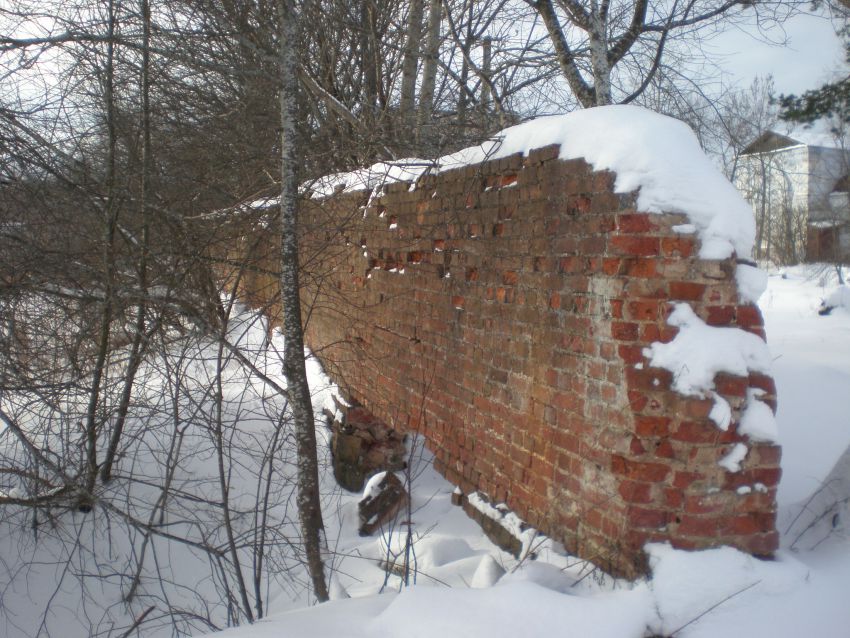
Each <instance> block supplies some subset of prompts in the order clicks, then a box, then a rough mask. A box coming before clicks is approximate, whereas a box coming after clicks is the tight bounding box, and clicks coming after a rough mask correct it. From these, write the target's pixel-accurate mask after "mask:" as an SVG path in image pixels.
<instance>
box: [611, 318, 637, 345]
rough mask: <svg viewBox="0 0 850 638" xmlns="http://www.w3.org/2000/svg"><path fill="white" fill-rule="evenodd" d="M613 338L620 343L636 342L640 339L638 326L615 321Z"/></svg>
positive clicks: (612, 327)
mask: <svg viewBox="0 0 850 638" xmlns="http://www.w3.org/2000/svg"><path fill="white" fill-rule="evenodd" d="M611 336H612V337H613V338H614V339H619V340H620V341H634V340H635V339H637V338H638V324H636V323H628V322H624V321H614V322H612V323H611Z"/></svg>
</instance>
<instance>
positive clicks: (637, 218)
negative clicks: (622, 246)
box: [617, 213, 658, 233]
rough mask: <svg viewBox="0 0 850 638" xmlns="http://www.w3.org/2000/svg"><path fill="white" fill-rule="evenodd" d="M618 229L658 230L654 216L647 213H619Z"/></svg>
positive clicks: (630, 230) (636, 230)
mask: <svg viewBox="0 0 850 638" xmlns="http://www.w3.org/2000/svg"><path fill="white" fill-rule="evenodd" d="M617 230H619V231H620V232H621V233H648V232H650V231H653V230H658V225H657V224H655V223H654V222H653V219H652V216H651V215H649V214H647V213H632V214H621V215H617Z"/></svg>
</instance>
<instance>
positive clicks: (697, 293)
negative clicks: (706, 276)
mask: <svg viewBox="0 0 850 638" xmlns="http://www.w3.org/2000/svg"><path fill="white" fill-rule="evenodd" d="M705 288H706V286H705V284H698V283H694V282H691V281H671V282H670V299H679V300H683V301H699V300H700V299H702V296H703V294H705Z"/></svg>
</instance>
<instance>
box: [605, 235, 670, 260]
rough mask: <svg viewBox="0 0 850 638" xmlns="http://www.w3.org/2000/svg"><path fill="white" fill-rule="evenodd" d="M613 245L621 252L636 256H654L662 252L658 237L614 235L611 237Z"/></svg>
mask: <svg viewBox="0 0 850 638" xmlns="http://www.w3.org/2000/svg"><path fill="white" fill-rule="evenodd" d="M611 247H612V249H614V250H616V251H617V252H618V253H620V254H624V255H633V256H635V257H653V256H656V255H658V254H659V252H660V242H659V240H658V237H644V236H631V235H614V236H613V237H612V238H611Z"/></svg>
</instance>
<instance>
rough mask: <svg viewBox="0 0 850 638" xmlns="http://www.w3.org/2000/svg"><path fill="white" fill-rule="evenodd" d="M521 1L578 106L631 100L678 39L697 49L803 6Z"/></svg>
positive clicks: (688, 0)
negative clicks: (537, 22)
mask: <svg viewBox="0 0 850 638" xmlns="http://www.w3.org/2000/svg"><path fill="white" fill-rule="evenodd" d="M525 2H526V4H527V5H528V6H529V7H530V8H531V9H532V10H533V11H534V12H535V13H536V15H538V16H539V17H540V19H541V20H542V22H543V24H544V25H545V28H546V32H547V33H548V36H549V39H550V41H551V46H552V56H553V58H554V61H555V63H556V64H557V66H558V68H559V69H560V72H561V75H562V76H563V79H564V80H565V81H566V82H567V83H568V85H569V87H570V89H571V91H572V93H573V95H574V96H575V99H576V100H577V102H578V103H579V105H580V106H582V107H590V106H599V105H604V104H612V103H628V102H632V101H634V100H635V99H637V98H638V97H639V96H640V95H641V94H642V93H643V92H644V91H646V89H647V88H648V87H649V86H650V84H652V83H653V82H654V81H656V79H657V78H658V76H659V73H661V72H662V71H663V69H664V65H663V61H664V58H665V56H666V55H668V53H669V52H670V50H671V49H673V48H674V47H675V46H676V44H677V42H678V41H685V42H686V43H687V44H686V46H688V47H690V48H698V46H699V43H700V39H701V37H703V36H705V35H707V34H709V33H712V32H714V31H716V30H717V29H718V28H719V27H720V26H722V25H724V24H727V23H729V22H736V21H753V20H765V21H767V20H775V19H779V18H782V17H784V16H785V15H787V11H788V10H790V9H793V8H794V5H795V4H801V3H795V2H789V3H767V2H751V1H749V0H724V1H722V2H715V1H711V0H675V1H674V2H656V1H654V0H637V1H636V2H625V1H618V0H614V1H610V0H602V1H598V0H525ZM697 55H698V54H697Z"/></svg>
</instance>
